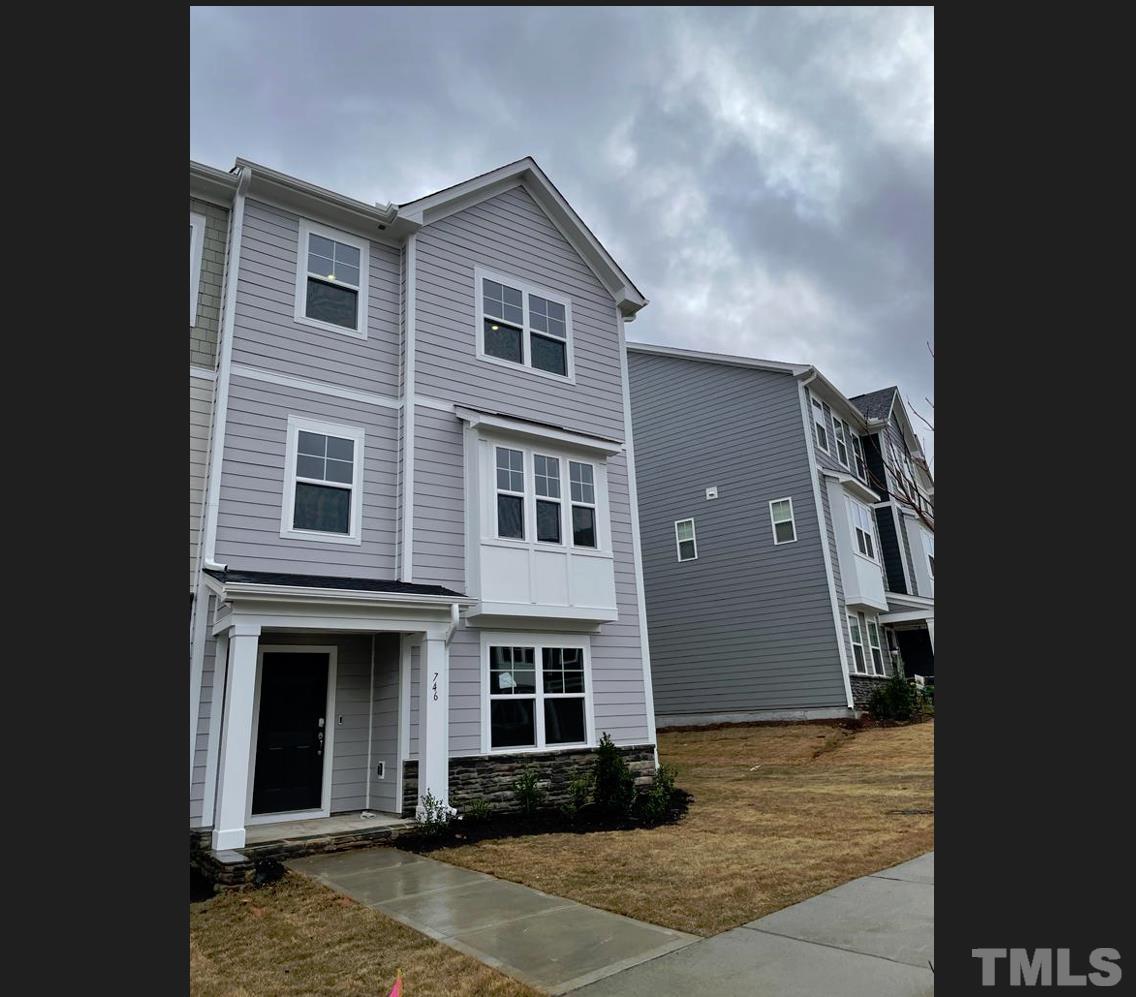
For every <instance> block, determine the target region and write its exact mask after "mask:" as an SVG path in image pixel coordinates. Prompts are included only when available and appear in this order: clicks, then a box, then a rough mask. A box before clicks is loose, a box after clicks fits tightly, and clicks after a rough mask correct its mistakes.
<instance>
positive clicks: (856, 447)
mask: <svg viewBox="0 0 1136 997" xmlns="http://www.w3.org/2000/svg"><path fill="white" fill-rule="evenodd" d="M849 433H850V434H851V436H852V465H853V470H854V471H855V472H856V477H857V478H859V479H860V480H861V481H864V482H866V481H867V480H868V466H867V464H866V463H865V462H864V441H863V440H861V439H860V437H859V435H858V434H857V433H855V432H854V431H852V430H851V429H850V430H849Z"/></svg>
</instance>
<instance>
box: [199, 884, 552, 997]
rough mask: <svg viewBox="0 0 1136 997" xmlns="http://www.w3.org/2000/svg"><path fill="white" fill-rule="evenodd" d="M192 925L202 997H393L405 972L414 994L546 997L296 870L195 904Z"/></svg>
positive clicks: (417, 996) (422, 996) (407, 991)
mask: <svg viewBox="0 0 1136 997" xmlns="http://www.w3.org/2000/svg"><path fill="white" fill-rule="evenodd" d="M189 919H190V920H189V924H190V935H189V979H190V992H191V993H192V994H194V995H195V997H220V995H222V994H223V995H225V997H237V995H249V994H258V995H259V994H273V995H276V994H295V995H299V994H366V995H367V997H386V994H387V993H388V992H389V991H390V988H391V986H392V985H393V983H394V979H395V974H396V973H397V972H398V970H399V969H400V968H401V969H402V974H403V992H404V993H405V994H406V995H407V997H431V995H433V997H451V995H453V997H482V995H489V997H536V994H537V993H538V991H535V990H532V989H530V988H529V987H526V986H525V985H524V984H522V983H518V982H517V981H516V980H513V979H510V978H509V977H507V976H505V975H504V974H502V973H499V972H497V971H496V970H495V969H490V968H489V967H488V966H485V965H482V964H481V963H480V962H478V961H477V960H476V959H471V958H469V956H465V955H462V954H461V953H460V952H458V951H456V950H454V949H451V948H449V947H448V946H446V945H442V944H441V943H440V942H435V941H433V940H432V939H429V938H427V937H426V936H425V935H422V934H419V933H418V932H417V931H414V930H413V929H412V928H407V927H406V926H404V925H402V924H399V923H398V922H397V921H393V920H391V919H390V918H389V917H386V916H385V915H383V914H380V913H379V912H378V911H376V910H372V909H370V908H369V907H363V906H362V905H361V904H357V903H356V902H355V901H354V900H350V899H348V898H347V897H342V896H339V895H338V894H336V893H333V892H332V891H331V890H329V889H327V888H326V887H323V886H320V885H319V884H318V883H315V882H312V881H311V880H308V879H305V878H304V877H302V876H299V875H297V874H295V873H288V874H286V875H285V876H284V878H283V879H281V880H280V881H278V882H277V883H275V884H273V885H271V886H266V887H264V888H262V889H259V890H255V891H251V892H243V893H233V892H230V893H225V894H220V895H218V896H216V897H214V898H212V899H211V900H206V901H204V902H202V903H196V904H191V905H190V915H189Z"/></svg>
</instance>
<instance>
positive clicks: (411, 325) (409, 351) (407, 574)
mask: <svg viewBox="0 0 1136 997" xmlns="http://www.w3.org/2000/svg"><path fill="white" fill-rule="evenodd" d="M417 287H418V236H417V235H416V234H414V233H411V234H410V235H409V236H408V237H407V239H406V367H405V372H406V373H405V377H406V383H405V384H404V385H403V386H402V414H403V421H402V425H403V439H404V442H403V448H402V472H403V479H402V564H401V565H400V566H399V567H400V580H401V581H404V582H410V581H413V579H414V405H415V402H414V346H415V343H414V339H415V335H414V333H415V325H416V323H417V300H416V299H417V297H418V293H417Z"/></svg>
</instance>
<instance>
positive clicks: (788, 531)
mask: <svg viewBox="0 0 1136 997" xmlns="http://www.w3.org/2000/svg"><path fill="white" fill-rule="evenodd" d="M769 518H770V519H771V520H772V522H773V542H774V544H788V543H792V542H793V541H794V540H796V539H797V524H796V522H795V521H794V520H793V500H792V499H791V498H783V499H774V500H773V501H772V502H770V503H769Z"/></svg>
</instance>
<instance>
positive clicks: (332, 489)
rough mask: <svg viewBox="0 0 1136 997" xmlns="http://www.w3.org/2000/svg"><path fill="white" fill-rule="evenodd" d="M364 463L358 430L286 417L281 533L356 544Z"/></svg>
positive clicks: (359, 520) (360, 510)
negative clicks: (286, 434)
mask: <svg viewBox="0 0 1136 997" xmlns="http://www.w3.org/2000/svg"><path fill="white" fill-rule="evenodd" d="M362 464H363V431H362V430H361V429H356V428H354V427H350V426H333V425H330V424H328V423H321V422H314V421H312V420H308V419H301V418H298V417H295V416H293V417H291V418H289V419H288V443H287V453H286V457H285V486H284V503H283V508H282V511H281V519H280V535H281V536H282V537H287V538H290V539H293V540H318V541H322V542H325V543H350V544H358V543H360V542H361V539H360V536H361V534H360V525H361V521H362V515H361V512H362V505H363V496H362V490H363V489H362V481H363V475H362Z"/></svg>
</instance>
